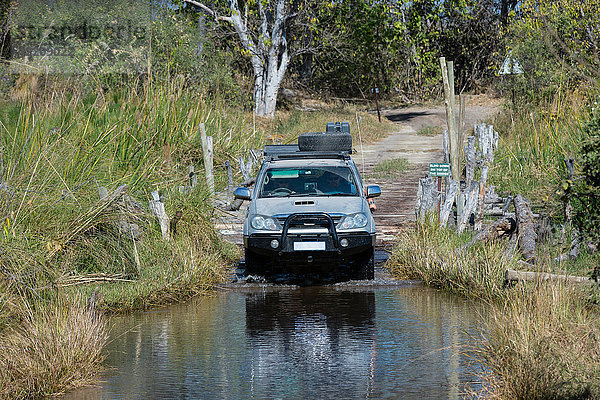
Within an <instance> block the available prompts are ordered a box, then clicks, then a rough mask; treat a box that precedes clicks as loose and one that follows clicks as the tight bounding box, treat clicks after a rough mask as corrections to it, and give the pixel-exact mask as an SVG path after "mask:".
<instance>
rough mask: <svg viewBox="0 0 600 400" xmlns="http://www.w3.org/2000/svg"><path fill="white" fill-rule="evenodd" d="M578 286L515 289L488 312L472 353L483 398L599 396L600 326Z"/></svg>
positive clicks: (592, 309)
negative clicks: (480, 375) (481, 372)
mask: <svg viewBox="0 0 600 400" xmlns="http://www.w3.org/2000/svg"><path fill="white" fill-rule="evenodd" d="M586 297H587V293H586V292H585V291H582V289H581V288H574V287H572V286H565V285H561V284H551V285H547V284H538V285H534V286H525V287H523V286H522V287H519V288H514V289H513V290H512V292H511V293H510V296H508V298H507V299H506V301H505V302H502V303H500V304H497V305H496V306H495V307H493V308H492V311H491V315H490V319H489V321H488V323H487V334H486V336H485V337H484V339H483V340H482V342H481V346H480V347H479V348H478V349H477V351H476V357H478V358H479V359H480V361H482V362H483V364H484V365H485V366H486V373H485V374H484V376H483V378H484V382H485V384H484V386H483V387H484V388H486V391H487V392H488V393H487V394H486V395H485V396H484V397H486V398H501V399H517V400H518V399H523V400H525V399H597V398H600V343H599V342H598V337H599V335H600V323H598V317H599V315H598V310H597V309H596V308H595V307H594V308H590V307H589V304H588V302H587V298H586Z"/></svg>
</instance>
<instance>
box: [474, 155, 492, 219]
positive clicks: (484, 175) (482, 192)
mask: <svg viewBox="0 0 600 400" xmlns="http://www.w3.org/2000/svg"><path fill="white" fill-rule="evenodd" d="M488 171H489V167H488V166H487V165H484V166H483V168H482V169H481V179H480V180H479V202H478V204H477V215H476V216H475V230H476V231H479V230H481V227H482V225H483V209H484V206H485V184H486V182H487V176H488Z"/></svg>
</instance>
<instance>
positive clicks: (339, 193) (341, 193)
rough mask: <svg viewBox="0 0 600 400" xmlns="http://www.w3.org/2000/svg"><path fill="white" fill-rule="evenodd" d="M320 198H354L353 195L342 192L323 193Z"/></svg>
mask: <svg viewBox="0 0 600 400" xmlns="http://www.w3.org/2000/svg"><path fill="white" fill-rule="evenodd" d="M321 196H352V197H356V195H355V194H352V193H344V192H334V193H323V194H322V195H321Z"/></svg>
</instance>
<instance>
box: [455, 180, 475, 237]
mask: <svg viewBox="0 0 600 400" xmlns="http://www.w3.org/2000/svg"><path fill="white" fill-rule="evenodd" d="M478 188H479V182H477V181H473V182H471V186H470V187H469V191H468V192H467V201H466V204H465V208H464V209H463V213H462V215H461V216H460V217H459V219H458V228H457V231H458V233H462V232H463V231H464V230H465V228H466V226H467V222H469V218H471V214H472V213H473V212H474V211H475V208H476V207H477V192H478V190H477V189H478Z"/></svg>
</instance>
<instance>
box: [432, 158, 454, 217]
mask: <svg viewBox="0 0 600 400" xmlns="http://www.w3.org/2000/svg"><path fill="white" fill-rule="evenodd" d="M429 176H437V190H438V193H441V192H442V177H443V176H444V177H446V176H450V164H448V163H429ZM440 201H441V198H440V199H439V201H438V204H437V214H438V220H439V218H440Z"/></svg>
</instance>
